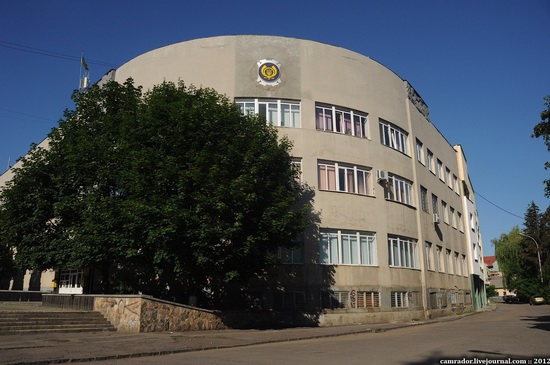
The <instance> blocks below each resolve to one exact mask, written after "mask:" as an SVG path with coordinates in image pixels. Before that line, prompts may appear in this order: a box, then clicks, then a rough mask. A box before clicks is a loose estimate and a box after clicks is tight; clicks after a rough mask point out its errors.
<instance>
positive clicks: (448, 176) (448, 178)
mask: <svg viewBox="0 0 550 365" xmlns="http://www.w3.org/2000/svg"><path fill="white" fill-rule="evenodd" d="M445 178H446V179H447V186H448V187H449V189H452V188H453V181H452V180H451V170H449V168H448V167H445Z"/></svg>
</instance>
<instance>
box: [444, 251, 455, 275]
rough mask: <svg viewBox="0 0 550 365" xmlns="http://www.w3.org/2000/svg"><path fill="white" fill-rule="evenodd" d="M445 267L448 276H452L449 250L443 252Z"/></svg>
mask: <svg viewBox="0 0 550 365" xmlns="http://www.w3.org/2000/svg"><path fill="white" fill-rule="evenodd" d="M445 265H446V266H447V272H448V273H449V274H454V271H453V263H452V262H451V250H447V251H446V252H445Z"/></svg>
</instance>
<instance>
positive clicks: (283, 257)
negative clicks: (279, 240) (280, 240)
mask: <svg viewBox="0 0 550 365" xmlns="http://www.w3.org/2000/svg"><path fill="white" fill-rule="evenodd" d="M278 256H279V261H280V262H281V263H282V264H303V263H304V246H303V244H302V243H299V244H297V245H296V246H295V247H279V252H278Z"/></svg>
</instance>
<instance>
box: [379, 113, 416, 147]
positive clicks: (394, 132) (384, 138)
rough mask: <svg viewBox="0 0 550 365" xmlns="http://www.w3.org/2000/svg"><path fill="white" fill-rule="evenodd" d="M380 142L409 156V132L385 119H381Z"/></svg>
mask: <svg viewBox="0 0 550 365" xmlns="http://www.w3.org/2000/svg"><path fill="white" fill-rule="evenodd" d="M380 142H381V143H382V144H383V145H384V146H388V147H390V148H393V149H394V150H397V151H400V152H403V153H404V154H406V155H409V147H408V135H407V132H405V131H404V130H402V129H401V128H399V127H397V126H395V125H393V124H391V123H389V122H386V121H385V120H383V119H380Z"/></svg>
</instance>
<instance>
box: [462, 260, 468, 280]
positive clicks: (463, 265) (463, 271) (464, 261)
mask: <svg viewBox="0 0 550 365" xmlns="http://www.w3.org/2000/svg"><path fill="white" fill-rule="evenodd" d="M462 275H464V276H468V269H467V267H466V255H462Z"/></svg>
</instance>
